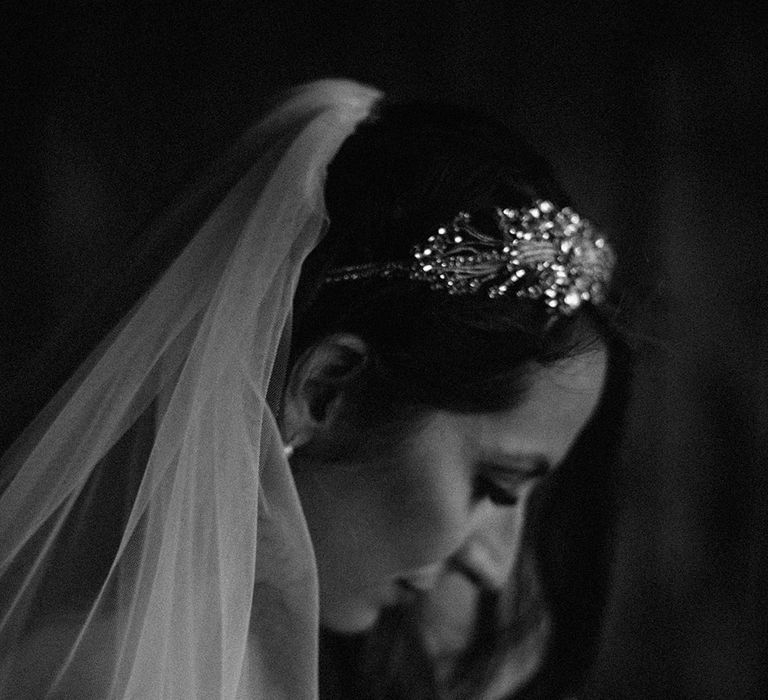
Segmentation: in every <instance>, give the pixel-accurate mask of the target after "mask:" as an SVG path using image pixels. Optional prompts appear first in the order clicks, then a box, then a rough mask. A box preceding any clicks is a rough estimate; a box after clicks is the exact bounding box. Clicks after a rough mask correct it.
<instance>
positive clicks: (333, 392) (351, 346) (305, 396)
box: [282, 333, 369, 449]
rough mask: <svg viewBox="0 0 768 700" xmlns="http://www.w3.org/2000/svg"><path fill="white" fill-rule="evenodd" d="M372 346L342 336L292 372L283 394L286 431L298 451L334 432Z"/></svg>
mask: <svg viewBox="0 0 768 700" xmlns="http://www.w3.org/2000/svg"><path fill="white" fill-rule="evenodd" d="M368 357H369V350H368V346H367V345H366V343H365V341H363V340H362V339H361V338H359V337H358V336H356V335H352V334H349V333H339V334H336V335H331V336H327V337H325V338H324V339H323V340H322V341H321V342H320V343H318V344H317V345H314V346H312V347H311V348H309V349H308V350H307V351H306V352H305V353H304V354H303V355H302V356H301V357H300V358H299V359H298V360H297V362H296V363H295V364H294V366H293V367H292V368H291V371H290V374H289V377H288V383H287V384H286V388H285V392H284V394H283V405H282V429H283V435H284V436H285V439H286V442H288V443H290V444H291V445H292V446H293V447H294V448H295V449H297V448H299V447H301V446H302V445H305V444H307V443H308V442H310V441H312V440H314V439H316V438H317V437H318V436H319V435H321V434H327V433H328V432H329V431H331V430H332V428H333V424H334V422H335V420H336V417H337V415H338V413H339V408H340V406H341V404H342V401H343V394H344V389H345V387H347V386H348V385H349V382H350V381H352V380H353V379H354V378H355V377H356V376H358V375H359V374H360V372H361V371H362V370H363V368H364V367H365V365H366V363H367V360H368Z"/></svg>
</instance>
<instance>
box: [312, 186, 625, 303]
mask: <svg viewBox="0 0 768 700" xmlns="http://www.w3.org/2000/svg"><path fill="white" fill-rule="evenodd" d="M495 214H496V223H497V226H498V228H499V231H500V232H501V238H494V237H491V236H488V235H486V234H484V233H483V232H482V231H480V230H479V229H478V228H477V226H475V225H474V224H473V221H472V217H471V216H470V215H469V214H467V213H466V212H461V213H459V214H458V215H457V216H456V217H455V218H454V219H453V221H452V222H451V223H450V224H449V225H447V226H441V227H440V228H438V229H437V232H436V233H434V234H433V235H431V236H430V237H429V238H428V239H427V241H426V243H424V244H423V245H419V246H415V247H414V248H413V250H412V258H411V259H410V260H407V261H394V262H387V263H371V264H367V265H350V266H348V267H341V268H338V269H335V270H332V271H331V272H330V273H329V274H328V276H327V277H326V280H325V281H326V282H345V281H349V280H361V279H370V278H374V277H380V278H385V279H386V278H394V277H405V278H408V279H411V280H416V281H419V282H426V283H428V284H429V285H430V287H431V288H432V289H435V290H442V291H446V292H447V293H449V294H476V293H478V292H480V291H481V290H485V292H486V293H487V294H488V296H489V297H491V298H493V297H500V296H504V295H509V294H514V295H515V296H517V297H519V298H522V299H534V300H542V301H543V303H544V304H545V306H546V309H547V311H548V312H549V313H551V314H553V315H570V314H572V313H573V312H574V311H575V310H576V309H578V308H579V306H581V304H582V303H583V302H587V301H589V302H592V303H594V304H599V303H600V302H601V301H603V299H604V297H605V290H606V288H607V286H608V283H609V282H610V277H611V272H612V270H613V266H614V262H615V256H614V254H613V250H612V249H611V247H610V245H609V244H608V242H607V241H606V240H605V238H603V237H602V236H601V235H600V234H599V233H598V232H597V231H596V230H595V229H594V228H593V227H592V225H591V224H590V223H589V221H587V220H586V219H582V218H581V217H580V216H579V215H578V214H577V213H576V212H574V211H573V210H572V209H569V208H567V207H566V208H563V209H558V208H557V207H555V206H554V205H553V204H552V202H549V201H546V200H538V201H536V202H535V203H534V205H533V206H532V207H528V208H522V209H496V210H495Z"/></svg>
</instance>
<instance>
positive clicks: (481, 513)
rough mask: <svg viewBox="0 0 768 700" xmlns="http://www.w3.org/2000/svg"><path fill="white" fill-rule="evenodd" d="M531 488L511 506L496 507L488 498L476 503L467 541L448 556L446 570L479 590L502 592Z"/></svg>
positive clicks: (515, 555)
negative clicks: (461, 576) (447, 568)
mask: <svg viewBox="0 0 768 700" xmlns="http://www.w3.org/2000/svg"><path fill="white" fill-rule="evenodd" d="M534 485H535V484H534V483H530V484H526V485H525V486H523V487H521V488H520V490H519V491H518V494H517V495H518V498H517V502H516V504H515V505H514V506H508V505H498V504H496V503H494V502H493V501H492V500H491V499H489V498H485V499H483V500H482V501H480V502H479V503H477V504H476V505H475V506H474V511H473V513H472V518H471V522H470V525H469V531H468V534H467V537H466V539H465V541H464V542H463V543H462V545H461V547H460V548H459V549H458V550H457V551H456V552H455V553H454V554H453V555H452V556H451V558H450V560H449V567H450V568H452V569H454V570H456V571H458V572H460V573H462V574H464V576H466V577H467V578H468V579H469V580H470V581H472V582H473V583H474V584H475V585H477V586H480V587H482V588H487V589H491V590H498V589H500V588H502V587H503V586H504V584H505V583H506V581H507V580H508V578H509V576H510V574H511V572H512V568H513V566H514V563H515V560H516V559H517V555H518V552H519V550H520V541H521V538H522V533H523V529H524V525H525V517H526V509H527V508H526V507H527V503H528V499H529V497H530V494H531V492H532V491H533V488H534Z"/></svg>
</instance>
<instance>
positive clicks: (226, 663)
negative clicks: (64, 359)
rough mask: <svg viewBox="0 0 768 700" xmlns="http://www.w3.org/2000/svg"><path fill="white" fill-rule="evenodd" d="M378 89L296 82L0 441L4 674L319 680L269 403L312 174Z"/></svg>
mask: <svg viewBox="0 0 768 700" xmlns="http://www.w3.org/2000/svg"><path fill="white" fill-rule="evenodd" d="M378 97H379V93H378V92H376V91H375V90H373V89H371V88H368V87H365V86H362V85H358V84H356V83H352V82H349V81H340V80H325V81H318V82H315V83H310V84H308V85H306V86H304V87H302V88H299V89H298V90H296V91H295V92H293V93H292V94H291V95H290V97H289V98H288V99H287V100H286V101H284V102H283V103H281V104H280V105H279V106H277V107H276V108H275V109H274V110H273V111H272V112H271V113H270V114H268V115H267V116H266V117H264V118H263V119H262V120H261V121H260V122H259V123H257V124H256V125H255V126H254V127H253V128H252V130H251V131H249V132H248V133H247V134H246V135H245V136H244V140H243V145H244V147H247V148H250V149H252V150H253V152H254V153H255V154H256V155H255V156H254V158H253V160H252V164H251V165H250V167H249V169H248V170H247V172H246V173H245V175H244V176H243V177H242V178H241V179H240V180H239V181H238V182H237V184H236V185H235V186H234V187H233V188H232V189H231V190H230V191H229V192H228V193H227V195H226V196H225V197H224V199H223V200H222V201H221V202H220V203H219V204H218V206H217V207H216V208H215V209H214V211H213V213H212V214H211V215H210V216H209V217H208V219H207V220H206V221H205V222H204V224H203V225H202V226H201V227H200V228H199V229H198V230H197V231H196V233H195V235H194V236H193V237H192V238H191V240H190V242H189V243H188V244H187V246H186V247H185V248H184V250H183V251H182V252H181V254H180V255H179V256H178V257H177V258H176V260H175V261H174V262H173V263H172V265H171V266H170V267H169V269H168V270H167V271H166V272H165V273H164V274H163V275H162V276H161V277H160V279H159V280H158V281H157V282H156V283H155V284H154V286H153V287H152V288H151V289H150V291H149V292H148V293H147V294H146V295H145V296H144V297H143V298H142V299H141V300H140V301H139V302H138V303H137V304H136V305H135V307H134V308H133V309H132V310H131V311H130V313H129V314H127V316H126V317H125V318H123V319H122V321H121V322H120V323H119V324H118V325H117V327H116V328H115V329H114V330H113V331H112V332H111V333H110V334H109V336H108V337H107V338H106V339H105V340H104V341H103V342H102V343H101V344H100V345H99V346H98V347H97V349H96V350H95V351H94V352H93V353H92V354H91V355H90V357H89V358H88V359H87V360H86V361H85V362H84V363H83V365H82V366H81V367H80V368H79V369H78V370H77V372H76V373H75V374H74V376H73V377H72V378H71V379H70V381H69V382H68V383H67V384H66V385H65V386H64V387H63V388H62V389H61V390H60V391H59V393H58V394H57V395H56V396H55V397H54V399H53V400H52V401H51V402H50V403H49V405H48V406H47V407H46V408H45V409H44V410H43V411H42V412H41V414H40V415H39V416H38V417H37V418H36V419H35V421H33V423H32V424H31V425H30V426H29V427H28V429H27V430H26V431H25V432H24V433H23V434H22V435H21V437H20V438H19V439H18V440H17V441H16V442H15V443H14V445H12V446H11V448H10V449H9V450H8V452H7V453H6V454H5V455H3V457H2V462H1V467H2V478H1V479H0V483H3V484H4V489H3V492H2V494H1V495H0V696H2V697H16V696H19V695H22V696H24V695H25V694H26V695H32V696H35V697H99V698H103V697H109V698H145V697H146V698H150V697H151V698H161V697H162V698H245V697H249V698H281V697H285V698H305V697H315V696H316V694H317V637H318V602H317V601H318V596H317V579H316V567H315V562H314V553H313V551H312V545H311V542H310V539H309V534H308V532H307V528H306V523H305V520H304V516H303V513H302V511H301V507H300V504H299V501H298V496H297V494H296V490H295V487H294V484H293V480H292V477H291V474H290V470H289V467H288V464H287V462H286V459H285V457H284V456H283V451H282V441H281V438H280V433H279V431H278V427H277V422H276V418H275V415H274V413H273V411H272V409H271V408H270V406H269V404H268V401H267V396H268V395H269V394H270V387H272V392H275V389H276V387H278V388H279V387H280V386H281V373H282V372H283V369H284V367H285V365H286V361H287V357H286V355H287V352H288V346H289V343H288V342H287V341H288V339H289V337H290V314H291V306H292V301H293V295H294V291H295V288H296V285H297V282H298V277H299V273H300V270H301V265H302V262H303V260H304V258H305V257H306V255H307V254H308V253H309V252H310V251H311V250H312V248H313V247H314V246H315V245H316V243H317V242H318V240H319V238H320V237H321V235H322V232H323V229H324V226H325V223H326V213H325V208H324V202H323V184H324V175H325V171H326V167H327V165H328V163H329V162H330V161H331V159H332V158H333V156H334V155H335V153H336V152H337V150H338V148H339V147H340V145H341V144H342V142H343V141H344V139H345V138H346V137H347V136H348V135H349V134H350V133H352V131H353V130H354V129H355V127H356V125H357V124H358V123H359V122H360V121H361V120H363V119H364V118H365V117H367V116H368V115H369V113H370V109H371V106H372V105H373V104H374V102H375V101H376V100H377V99H378Z"/></svg>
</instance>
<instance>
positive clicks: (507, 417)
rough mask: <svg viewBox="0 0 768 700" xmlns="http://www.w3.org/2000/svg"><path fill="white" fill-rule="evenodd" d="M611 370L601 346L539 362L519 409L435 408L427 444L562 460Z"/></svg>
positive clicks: (490, 457) (477, 454)
mask: <svg viewBox="0 0 768 700" xmlns="http://www.w3.org/2000/svg"><path fill="white" fill-rule="evenodd" d="M606 370H607V352H606V351H605V349H604V348H595V349H593V350H590V351H588V352H584V353H581V354H579V355H577V356H575V357H572V358H567V359H565V360H561V361H559V362H557V363H555V364H552V365H549V366H541V365H535V366H532V368H531V373H530V375H529V378H528V381H527V388H526V391H525V393H524V395H523V398H522V400H520V401H519V402H518V403H517V404H515V406H514V407H513V408H510V409H503V410H500V411H492V412H483V413H458V412H451V411H435V412H434V413H432V414H431V415H430V416H429V417H428V418H427V420H426V421H425V422H424V423H423V424H422V430H423V432H422V434H421V435H420V438H421V440H422V441H423V443H424V445H425V446H426V445H427V444H429V445H432V449H436V450H440V451H443V450H445V451H447V450H452V451H454V452H455V451H457V450H459V451H461V452H462V453H465V454H466V456H467V457H469V458H472V459H481V460H487V461H491V462H493V461H495V460H504V459H507V460H508V459H509V458H510V457H515V456H523V455H525V456H538V457H541V458H544V459H546V460H547V461H548V462H549V463H550V464H552V465H555V464H557V463H559V462H560V461H561V460H562V459H563V458H564V457H565V455H566V453H567V452H568V450H569V449H570V447H571V445H572V444H573V442H574V440H575V439H576V437H577V436H578V434H579V433H580V432H581V430H582V429H583V427H584V426H585V425H586V423H587V421H588V420H589V418H590V417H591V415H592V413H593V412H594V410H595V408H596V407H597V404H598V402H599V400H600V395H601V393H602V389H603V385H604V383H605V375H606Z"/></svg>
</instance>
